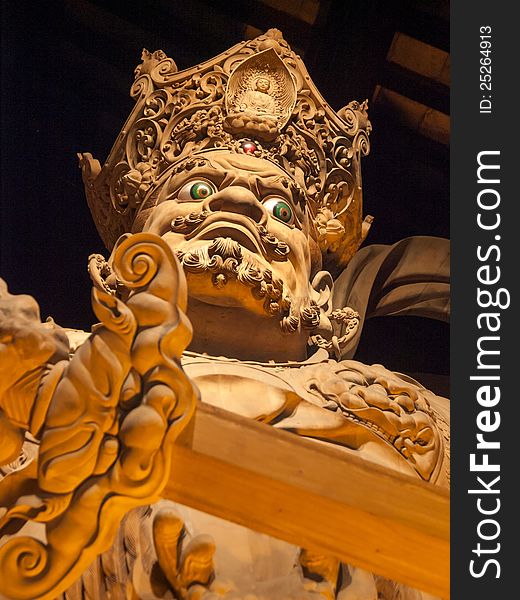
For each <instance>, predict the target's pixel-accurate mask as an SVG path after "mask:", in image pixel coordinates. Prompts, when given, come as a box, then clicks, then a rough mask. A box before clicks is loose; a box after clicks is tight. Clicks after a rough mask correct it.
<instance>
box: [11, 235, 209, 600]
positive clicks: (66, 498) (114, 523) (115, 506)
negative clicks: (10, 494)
mask: <svg viewBox="0 0 520 600" xmlns="http://www.w3.org/2000/svg"><path fill="white" fill-rule="evenodd" d="M95 265H96V262H95V261H92V262H91V268H92V269H95V268H96V266H95ZM102 267H103V265H102V264H100V265H99V268H102ZM111 268H112V270H113V271H114V273H115V275H116V277H117V279H118V280H119V281H120V282H122V283H123V284H124V285H125V287H126V289H127V290H129V293H128V297H127V299H126V300H125V301H124V302H123V301H121V300H120V299H118V298H117V297H116V296H115V295H113V294H110V293H107V292H105V291H102V290H100V289H97V288H94V289H93V292H92V304H93V308H94V311H95V313H96V316H97V317H98V318H99V319H100V321H101V324H100V325H99V326H98V327H97V329H96V330H95V332H94V333H93V334H92V335H91V336H90V337H89V338H88V339H87V340H86V342H85V343H84V344H82V345H81V346H80V347H79V349H78V351H77V352H76V354H75V355H74V356H73V358H72V359H71V360H70V362H68V363H67V362H65V361H62V362H60V363H58V365H59V368H60V369H61V371H60V378H59V381H58V383H57V384H55V386H54V390H53V392H52V395H51V397H50V399H49V402H48V409H47V411H46V414H45V417H44V419H42V425H41V427H40V428H39V430H38V431H36V430H35V429H34V428H33V430H32V431H33V433H35V434H37V435H38V437H39V439H40V450H39V454H38V458H37V490H36V492H35V493H34V494H33V495H31V496H23V497H20V498H19V499H18V502H17V503H16V504H14V506H13V505H12V503H5V502H3V501H2V500H4V498H3V496H4V495H5V493H6V490H8V483H9V477H6V478H5V479H4V480H2V482H0V501H2V502H1V503H2V504H4V505H5V504H7V505H8V506H9V504H11V506H12V507H11V508H10V509H9V510H8V511H7V513H6V514H5V515H4V516H3V518H2V520H1V521H0V527H1V528H2V530H3V531H2V532H3V533H9V532H12V530H13V527H14V528H15V529H16V528H17V527H18V529H19V527H20V522H24V521H32V522H36V523H42V524H44V527H45V537H46V541H45V542H43V541H40V540H38V539H36V538H34V537H29V536H24V535H21V536H16V537H12V538H11V539H9V540H8V541H7V542H6V543H5V544H4V545H3V546H2V547H0V578H1V579H2V581H3V582H4V588H5V592H6V593H7V594H8V596H9V597H10V598H17V599H18V598H20V599H22V598H24V599H31V600H34V599H36V598H39V599H40V598H42V599H43V598H54V597H55V596H56V593H58V592H59V591H62V590H64V589H65V588H66V587H67V586H68V585H70V583H72V581H74V579H75V578H77V577H78V576H79V575H80V574H81V572H82V571H83V570H84V569H85V568H86V567H87V566H88V565H89V563H90V562H91V561H92V560H93V559H94V558H95V557H96V556H97V555H98V554H99V553H100V552H102V551H103V550H105V549H106V548H107V547H108V546H109V545H110V544H111V542H112V539H113V536H114V534H115V531H116V530H117V527H118V525H119V521H120V519H121V517H122V516H123V515H124V514H125V513H126V512H127V511H128V510H129V509H130V508H133V507H136V506H139V505H143V504H147V503H149V502H151V501H154V500H156V499H157V498H158V497H159V495H160V492H161V490H162V488H163V487H164V485H165V483H166V480H167V478H168V476H169V474H170V462H171V460H170V454H171V450H172V445H173V444H174V443H175V441H176V440H178V438H179V436H180V435H181V434H182V433H183V432H184V431H186V427H187V425H188V424H189V422H190V420H191V417H192V415H193V413H194V408H195V401H196V397H197V392H196V390H195V388H194V387H193V385H192V384H191V382H190V380H189V379H188V378H187V377H186V375H185V374H184V372H183V370H182V368H181V366H180V356H181V354H182V352H183V350H184V349H185V347H186V346H187V344H188V343H189V341H190V338H191V326H190V324H189V321H188V320H187V318H186V317H185V314H184V311H185V310H186V302H187V293H186V282H185V279H184V275H183V274H182V270H181V268H180V266H179V263H178V262H177V260H176V259H175V258H174V257H173V255H172V253H171V251H170V250H169V248H168V246H167V245H166V243H165V242H164V241H163V240H161V239H160V238H158V237H157V236H154V235H153V234H137V235H135V236H129V237H126V238H124V239H123V240H122V241H121V242H120V243H119V244H118V245H117V248H116V250H115V252H114V257H113V261H112V265H111ZM100 277H101V278H102V276H100ZM20 344H21V342H20V341H19V340H17V339H16V338H13V341H12V347H14V350H16V348H19V347H20ZM42 348H43V346H42ZM45 350H47V348H46V347H45ZM42 352H43V351H42ZM44 354H48V352H45V353H44ZM42 358H43V359H44V360H45V358H46V357H45V356H42ZM58 365H57V366H56V367H55V368H58ZM2 366H3V368H4V369H6V370H8V369H10V367H11V364H10V363H9V364H7V363H4V364H3V365H2ZM41 393H42V391H41V387H40V389H38V392H37V394H36V399H33V404H34V405H35V406H36V405H37V404H38V402H39V401H41V398H40V395H41ZM3 399H4V398H3ZM2 407H3V404H2ZM26 412H30V411H26ZM22 421H23V420H22ZM25 421H27V419H25ZM20 423H21V424H23V423H22V422H20ZM25 429H27V426H25ZM72 531H74V534H73V535H71V532H72ZM22 533H23V531H22Z"/></svg>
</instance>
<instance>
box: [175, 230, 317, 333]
mask: <svg viewBox="0 0 520 600" xmlns="http://www.w3.org/2000/svg"><path fill="white" fill-rule="evenodd" d="M175 253H176V255H177V258H178V259H179V261H180V262H181V264H182V266H183V268H184V270H185V271H186V272H188V273H194V274H198V273H205V272H206V273H211V275H212V283H213V285H214V286H215V287H216V288H217V289H222V288H223V287H224V286H225V285H226V284H227V283H228V281H229V279H230V278H233V279H236V280H237V281H238V282H240V283H242V284H243V285H246V286H248V287H250V288H251V293H252V294H253V296H254V297H255V298H256V299H258V300H260V301H263V307H264V311H265V312H266V313H267V314H268V315H269V316H279V318H280V327H281V329H282V331H284V332H285V333H294V332H295V331H297V329H298V327H299V326H300V325H301V326H302V327H303V328H305V329H315V328H316V327H317V326H318V324H319V321H320V311H319V308H318V307H317V306H316V304H315V303H314V302H312V301H309V304H308V305H305V306H300V307H295V306H294V305H293V303H292V302H291V298H290V293H289V292H288V291H287V290H286V288H285V286H284V282H283V281H282V279H280V278H277V277H273V272H272V271H271V270H270V269H266V268H265V267H264V266H263V265H262V264H260V263H259V262H257V261H255V259H254V256H252V255H250V256H249V255H248V256H244V255H243V253H242V247H241V246H240V244H239V243H238V242H236V241H235V240H232V239H230V238H221V237H219V238H215V239H214V240H213V241H211V243H209V244H208V245H207V246H204V247H202V248H197V249H195V250H191V251H187V252H185V251H182V250H176V251H175Z"/></svg>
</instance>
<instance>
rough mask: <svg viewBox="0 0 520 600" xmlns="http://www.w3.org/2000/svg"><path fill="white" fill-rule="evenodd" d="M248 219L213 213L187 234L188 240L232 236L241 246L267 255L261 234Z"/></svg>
mask: <svg viewBox="0 0 520 600" xmlns="http://www.w3.org/2000/svg"><path fill="white" fill-rule="evenodd" d="M244 221H246V219H240V217H238V218H236V217H233V218H232V219H230V218H227V216H226V217H224V218H223V215H220V214H219V215H212V216H210V217H208V218H207V219H206V220H205V221H204V222H203V223H201V225H200V226H199V227H197V229H195V230H194V231H193V232H192V233H190V234H188V235H186V240H213V239H215V238H217V237H222V238H230V239H232V240H235V242H238V243H239V244H240V245H241V246H243V247H244V248H246V249H247V250H249V251H250V252H252V253H253V254H259V255H261V256H265V255H266V250H265V248H264V245H263V244H262V241H261V239H260V235H259V233H258V232H257V231H256V230H253V228H252V227H250V226H249V224H248V223H244Z"/></svg>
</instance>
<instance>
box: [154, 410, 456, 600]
mask: <svg viewBox="0 0 520 600" xmlns="http://www.w3.org/2000/svg"><path fill="white" fill-rule="evenodd" d="M172 465H173V470H172V474H171V477H170V481H169V483H168V484H167V486H166V488H165V490H164V492H163V495H164V497H167V498H170V499H172V500H175V501H177V502H181V503H183V504H186V505H189V506H192V507H194V508H197V509H199V510H203V511H205V512H208V513H211V514H214V515H216V516H219V517H222V518H225V519H227V520H230V521H233V522H235V523H239V524H241V525H245V526H247V527H250V528H252V529H255V530H258V531H260V532H263V533H266V534H269V535H272V536H274V537H277V538H280V539H283V540H286V541H287V542H290V543H293V544H296V545H298V546H301V547H305V548H308V549H310V550H313V551H316V552H321V553H327V554H330V555H334V556H336V557H338V558H339V559H341V560H342V561H343V562H346V563H349V564H352V565H355V566H358V567H362V568H364V569H367V570H370V571H372V572H374V573H377V574H380V575H383V576H386V577H389V578H391V579H395V580H397V581H400V582H402V583H406V584H408V585H410V586H412V587H415V588H418V589H421V590H424V591H427V592H429V593H431V594H434V595H436V596H441V597H443V598H448V597H449V558H450V554H449V492H448V491H447V490H445V489H443V488H439V487H437V486H433V485H431V484H427V483H424V482H422V481H418V480H416V479H414V478H413V477H410V476H406V475H402V474H400V473H398V472H390V471H388V469H384V468H382V467H380V466H378V465H376V464H372V463H369V462H367V461H364V460H361V459H359V458H357V457H354V456H351V455H349V454H346V453H345V452H343V451H341V450H339V449H335V448H331V447H329V446H325V445H323V444H320V443H316V442H313V441H310V440H306V439H302V438H299V437H297V436H295V435H291V434H289V433H286V432H284V431H278V430H276V429H275V428H273V427H268V426H265V425H262V424H260V423H256V422H253V421H250V420H248V419H244V418H243V417H240V416H237V415H234V414H232V413H229V412H227V411H223V410H221V409H217V408H214V407H211V406H209V405H207V404H204V403H200V404H199V406H198V410H197V412H196V420H195V428H194V435H193V445H192V447H191V448H187V447H181V446H176V447H175V450H174V456H173V460H172Z"/></svg>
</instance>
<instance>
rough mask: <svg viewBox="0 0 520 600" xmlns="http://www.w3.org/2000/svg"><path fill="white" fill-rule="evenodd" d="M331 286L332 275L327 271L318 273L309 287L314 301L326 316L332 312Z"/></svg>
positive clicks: (332, 282)
mask: <svg viewBox="0 0 520 600" xmlns="http://www.w3.org/2000/svg"><path fill="white" fill-rule="evenodd" d="M333 284H334V281H333V279H332V275H331V274H330V273H329V272H328V271H319V272H318V273H316V275H315V276H314V278H313V280H312V282H311V287H312V289H313V290H314V292H315V297H314V300H315V302H316V304H317V305H318V306H319V307H320V309H321V310H322V311H323V312H324V313H325V314H326V315H329V314H330V313H331V311H332V286H333Z"/></svg>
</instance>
